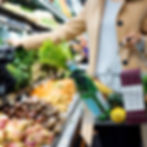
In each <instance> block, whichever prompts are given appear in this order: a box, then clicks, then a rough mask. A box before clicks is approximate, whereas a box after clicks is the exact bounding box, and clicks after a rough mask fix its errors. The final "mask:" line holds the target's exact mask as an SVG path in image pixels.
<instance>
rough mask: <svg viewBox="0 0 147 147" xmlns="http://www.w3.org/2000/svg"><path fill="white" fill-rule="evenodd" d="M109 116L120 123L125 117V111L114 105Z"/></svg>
mask: <svg viewBox="0 0 147 147" xmlns="http://www.w3.org/2000/svg"><path fill="white" fill-rule="evenodd" d="M110 117H111V120H112V121H113V122H115V123H122V122H124V121H125V119H126V111H125V110H124V109H123V108H121V107H116V108H114V109H113V110H112V111H111V113H110Z"/></svg>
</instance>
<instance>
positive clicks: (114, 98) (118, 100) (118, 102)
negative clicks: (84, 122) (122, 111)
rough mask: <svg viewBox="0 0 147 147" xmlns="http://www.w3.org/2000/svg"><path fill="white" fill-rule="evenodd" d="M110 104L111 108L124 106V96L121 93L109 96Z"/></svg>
mask: <svg viewBox="0 0 147 147" xmlns="http://www.w3.org/2000/svg"><path fill="white" fill-rule="evenodd" d="M108 102H109V104H110V106H111V108H114V107H116V106H123V101H122V95H121V94H120V93H112V94H110V95H109V96H108Z"/></svg>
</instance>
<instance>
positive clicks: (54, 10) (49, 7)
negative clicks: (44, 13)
mask: <svg viewBox="0 0 147 147" xmlns="http://www.w3.org/2000/svg"><path fill="white" fill-rule="evenodd" d="M38 3H40V4H41V5H42V6H43V7H44V8H46V9H47V10H49V11H50V12H51V13H52V14H53V15H54V16H55V17H57V18H58V19H60V20H61V21H63V22H65V21H67V20H68V19H67V17H66V16H65V15H64V14H63V13H62V12H60V11H59V10H57V8H55V6H54V5H53V4H51V3H50V2H49V1H47V0H38Z"/></svg>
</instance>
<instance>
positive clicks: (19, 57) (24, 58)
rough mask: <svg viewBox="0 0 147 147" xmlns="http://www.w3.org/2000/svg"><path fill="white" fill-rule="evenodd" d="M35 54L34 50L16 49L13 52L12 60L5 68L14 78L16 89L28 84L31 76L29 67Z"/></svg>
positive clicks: (34, 59)
mask: <svg viewBox="0 0 147 147" xmlns="http://www.w3.org/2000/svg"><path fill="white" fill-rule="evenodd" d="M36 56H37V55H36V51H33V50H31V51H26V50H24V49H18V50H16V52H15V59H14V61H13V62H12V63H10V64H8V65H7V70H8V71H9V72H10V73H11V75H12V76H13V77H14V78H15V80H16V86H15V89H16V90H18V89H19V88H22V87H24V86H27V85H28V84H29V82H30V80H31V76H32V74H31V72H32V71H31V67H32V65H33V63H34V62H35V61H36V59H37V57H36Z"/></svg>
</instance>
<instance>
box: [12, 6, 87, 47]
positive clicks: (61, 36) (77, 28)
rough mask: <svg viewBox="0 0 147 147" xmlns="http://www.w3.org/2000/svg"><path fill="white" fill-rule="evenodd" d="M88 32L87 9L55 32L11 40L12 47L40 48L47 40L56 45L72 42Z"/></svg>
mask: <svg viewBox="0 0 147 147" xmlns="http://www.w3.org/2000/svg"><path fill="white" fill-rule="evenodd" d="M85 30H86V24H85V9H83V11H82V12H81V13H80V14H79V15H78V16H77V17H75V18H73V19H71V20H70V21H69V22H67V23H66V24H64V25H61V26H60V27H59V28H58V29H56V30H55V31H53V32H47V33H42V34H41V33H40V34H35V35H31V36H29V37H26V38H23V39H21V40H10V43H11V44H12V45H16V46H20V45H21V46H23V47H25V48H26V49H35V48H39V47H40V46H41V44H42V43H43V42H44V41H46V40H49V39H50V40H52V41H54V42H56V43H58V42H60V41H62V40H71V39H74V38H75V37H76V36H78V35H80V34H81V33H83V32H84V31H85Z"/></svg>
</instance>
